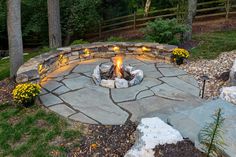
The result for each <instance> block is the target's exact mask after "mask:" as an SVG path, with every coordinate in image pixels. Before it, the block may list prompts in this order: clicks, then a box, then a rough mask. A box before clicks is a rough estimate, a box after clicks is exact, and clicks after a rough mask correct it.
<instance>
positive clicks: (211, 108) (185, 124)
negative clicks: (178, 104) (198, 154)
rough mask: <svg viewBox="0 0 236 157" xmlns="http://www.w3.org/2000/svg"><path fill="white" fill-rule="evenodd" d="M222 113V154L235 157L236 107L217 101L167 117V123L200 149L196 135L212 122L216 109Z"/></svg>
mask: <svg viewBox="0 0 236 157" xmlns="http://www.w3.org/2000/svg"><path fill="white" fill-rule="evenodd" d="M219 108H221V109H222V111H223V118H224V119H225V121H224V123H223V126H222V130H223V132H224V133H223V135H222V137H223V140H224V142H225V144H226V147H225V148H224V153H226V154H227V156H230V157H235V154H236V138H235V137H236V131H235V130H236V106H235V105H233V104H231V103H228V102H226V101H224V100H221V99H217V100H213V101H210V102H207V103H204V104H203V105H202V106H199V107H197V108H194V109H190V110H186V111H183V112H180V113H177V114H172V115H171V116H169V118H168V119H169V123H170V124H171V125H172V126H173V127H174V128H176V129H178V130H179V131H180V132H181V134H182V136H183V137H185V138H189V139H190V140H192V141H193V142H194V143H195V146H196V147H198V148H199V149H201V145H199V139H198V135H199V132H200V130H201V129H202V128H203V127H204V126H205V125H206V124H207V123H210V122H212V121H213V119H212V114H214V113H215V111H216V110H217V109H219Z"/></svg>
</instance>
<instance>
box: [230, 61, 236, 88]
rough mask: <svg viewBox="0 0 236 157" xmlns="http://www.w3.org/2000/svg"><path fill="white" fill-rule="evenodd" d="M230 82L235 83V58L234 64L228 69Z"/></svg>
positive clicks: (233, 84)
mask: <svg viewBox="0 0 236 157" xmlns="http://www.w3.org/2000/svg"><path fill="white" fill-rule="evenodd" d="M229 77H230V83H231V85H232V86H235V85H236V59H235V60H234V64H233V66H232V68H231V70H230V76H229Z"/></svg>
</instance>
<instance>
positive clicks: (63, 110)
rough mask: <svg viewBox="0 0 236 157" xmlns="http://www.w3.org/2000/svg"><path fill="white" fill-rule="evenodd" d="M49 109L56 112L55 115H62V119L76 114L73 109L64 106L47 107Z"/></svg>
mask: <svg viewBox="0 0 236 157" xmlns="http://www.w3.org/2000/svg"><path fill="white" fill-rule="evenodd" d="M49 109H50V110H52V111H54V112H56V113H59V114H60V115H62V116H64V117H68V116H70V115H72V114H74V113H76V112H75V111H74V110H73V109H71V108H70V107H68V106H66V105H65V104H59V105H55V106H52V107H49Z"/></svg>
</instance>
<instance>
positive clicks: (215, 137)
mask: <svg viewBox="0 0 236 157" xmlns="http://www.w3.org/2000/svg"><path fill="white" fill-rule="evenodd" d="M212 118H213V122H211V123H208V124H207V125H206V126H205V127H204V128H203V129H202V130H201V131H200V133H199V141H200V143H201V144H202V145H203V146H204V151H205V152H206V153H207V157H211V156H212V157H213V156H214V157H215V156H220V155H221V153H222V150H224V146H225V143H224V140H223V137H222V135H223V133H224V132H223V131H222V126H223V123H224V118H223V116H222V109H221V108H219V109H218V110H216V113H215V114H213V116H212Z"/></svg>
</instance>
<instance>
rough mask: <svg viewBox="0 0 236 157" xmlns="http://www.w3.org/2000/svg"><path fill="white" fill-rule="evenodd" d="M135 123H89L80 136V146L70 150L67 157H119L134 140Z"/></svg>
mask: <svg viewBox="0 0 236 157" xmlns="http://www.w3.org/2000/svg"><path fill="white" fill-rule="evenodd" d="M136 127H137V125H136V124H135V123H133V122H127V123H126V124H124V125H114V126H101V125H89V126H88V129H87V130H88V131H89V132H88V133H87V135H86V136H83V137H82V140H81V142H80V146H79V147H78V148H76V149H74V150H72V151H71V152H70V153H69V154H68V156H69V157H85V156H86V157H121V156H124V155H125V153H126V152H127V151H128V150H129V149H130V148H131V147H132V145H133V144H134V142H135V136H134V132H135V130H136Z"/></svg>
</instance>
